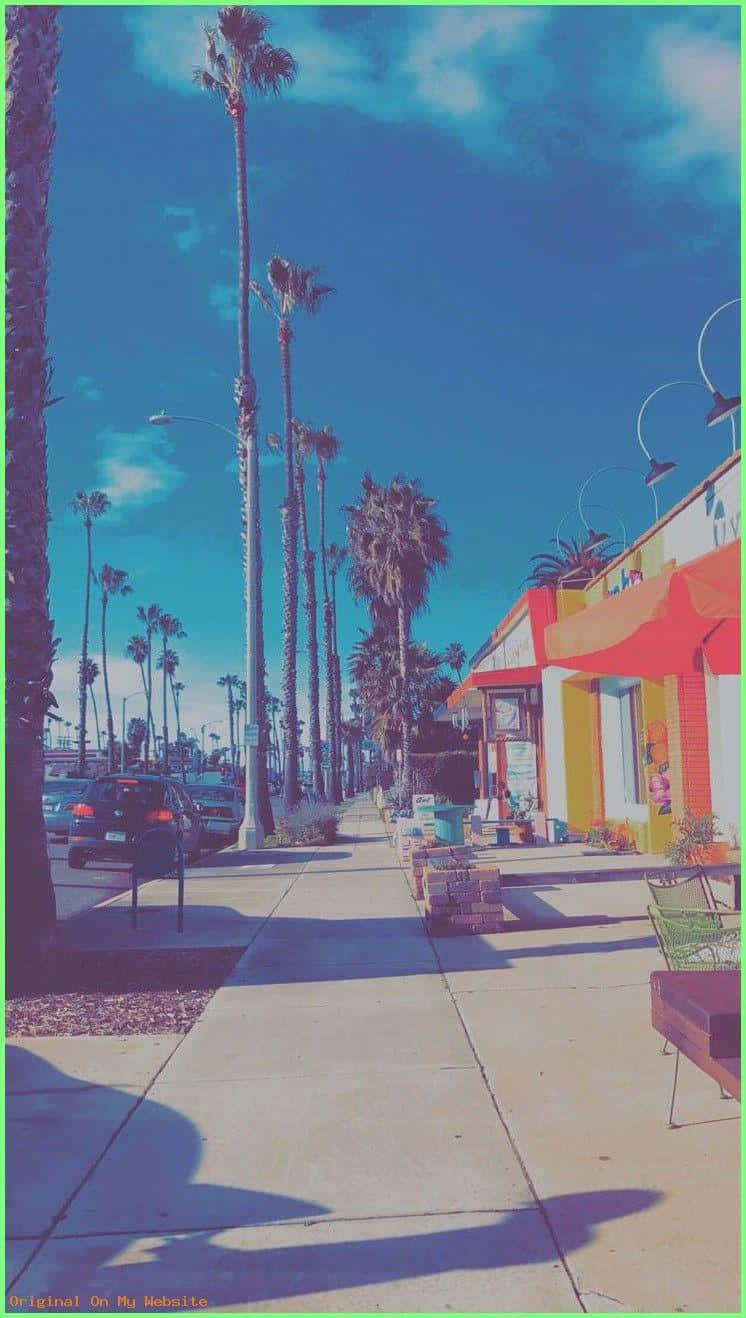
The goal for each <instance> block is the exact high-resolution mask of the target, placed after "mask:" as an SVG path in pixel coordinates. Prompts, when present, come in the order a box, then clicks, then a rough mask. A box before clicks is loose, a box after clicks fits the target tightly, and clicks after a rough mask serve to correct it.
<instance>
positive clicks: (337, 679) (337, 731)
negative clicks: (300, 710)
mask: <svg viewBox="0 0 746 1318" xmlns="http://www.w3.org/2000/svg"><path fill="white" fill-rule="evenodd" d="M331 582H332V643H333V646H334V735H335V737H336V739H337V792H336V797H335V799H336V800H338V801H341V800H342V673H341V670H340V666H339V648H338V646H337V574H336V572H334V573H332V577H331Z"/></svg>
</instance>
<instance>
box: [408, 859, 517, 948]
mask: <svg viewBox="0 0 746 1318" xmlns="http://www.w3.org/2000/svg"><path fill="white" fill-rule="evenodd" d="M455 859H463V860H464V862H465V863H464V867H463V868H459V869H452V870H447V869H432V868H430V867H427V868H426V869H425V873H424V876H423V892H424V898H425V922H426V926H427V929H428V932H430V933H433V934H438V935H442V934H485V933H499V932H500V931H501V929H502V925H503V920H502V916H503V908H502V897H501V892H500V871H499V870H498V869H493V868H491V867H490V868H489V869H487V868H481V869H480V868H479V867H478V866H476V865H473V864H472V865H469V864H468V863H467V862H468V860H469V857H468V856H466V857H463V858H461V857H456V858H455Z"/></svg>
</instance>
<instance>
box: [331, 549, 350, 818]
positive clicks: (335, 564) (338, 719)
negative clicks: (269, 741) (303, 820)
mask: <svg viewBox="0 0 746 1318" xmlns="http://www.w3.org/2000/svg"><path fill="white" fill-rule="evenodd" d="M346 558H347V550H346V549H345V548H344V546H343V545H335V544H334V543H332V544H330V546H329V548H328V549H327V551H326V562H327V567H328V568H329V581H330V583H331V597H332V644H333V647H334V735H335V736H336V738H337V768H338V772H339V773H340V775H341V772H342V671H341V668H340V665H339V644H338V641H337V573H338V572H339V570H340V568H341V567H342V564H343V563H344V562H345V560H346ZM339 791H340V795H341V791H342V784H341V782H340V784H339Z"/></svg>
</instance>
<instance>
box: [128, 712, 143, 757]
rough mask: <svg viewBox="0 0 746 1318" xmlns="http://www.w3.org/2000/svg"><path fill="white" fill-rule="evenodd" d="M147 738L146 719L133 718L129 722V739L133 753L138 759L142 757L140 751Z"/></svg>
mask: <svg viewBox="0 0 746 1318" xmlns="http://www.w3.org/2000/svg"><path fill="white" fill-rule="evenodd" d="M144 740H145V719H144V718H139V717H135V718H131V719H130V721H129V723H128V724H127V741H128V742H129V744H130V746H131V747H132V753H133V756H134V758H135V759H136V760H139V758H140V751H141V750H142V744H143V742H144Z"/></svg>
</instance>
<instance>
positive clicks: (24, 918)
mask: <svg viewBox="0 0 746 1318" xmlns="http://www.w3.org/2000/svg"><path fill="white" fill-rule="evenodd" d="M5 15H6V36H7V41H6V70H5V79H6V112H7V113H6V125H5V130H6V176H5V177H6V183H5V199H6V274H5V279H6V341H5V354H6V355H5V370H6V377H5V387H6V399H5V402H6V459H7V471H8V475H9V478H10V479H9V480H8V481H7V484H6V566H7V574H6V590H7V597H6V631H5V645H6V651H5V657H6V724H5V806H6V819H8V820H9V821H10V823H11V826H10V827H9V828H8V829H7V832H6V837H5V860H6V865H5V938H6V967H5V972H6V988H7V989H8V990H11V991H12V990H14V989H15V988H16V987H19V986H20V985H21V984H22V982H23V981H24V980H26V981H31V980H33V978H34V977H36V976H38V974H39V972H40V970H42V969H43V968H44V967H45V966H47V967H50V968H51V964H52V954H53V950H54V946H55V937H56V909H55V899H54V888H53V887H52V880H51V874H50V868H49V856H48V852H47V838H46V833H45V829H44V817H43V814H42V808H41V797H42V788H43V782H44V751H43V732H44V716H45V714H46V712H47V708H48V707H49V705H50V704H53V703H54V701H53V698H52V697H51V693H50V686H51V682H52V660H53V657H54V649H55V647H54V642H53V640H52V623H51V621H50V618H49V600H48V586H49V562H48V558H47V526H48V521H49V507H48V499H47V446H46V423H45V418H44V408H45V405H46V403H47V399H48V390H49V383H50V374H51V365H50V362H49V360H48V358H47V356H46V350H47V342H46V303H47V276H48V270H49V259H48V242H49V230H48V227H47V199H48V195H49V177H50V167H51V149H52V143H53V140H54V119H53V113H52V106H53V100H54V96H55V92H56V72H57V64H58V61H59V23H58V18H57V8H56V6H55V7H53V8H52V7H30V6H24V5H13V6H10V7H9V8H8V9H6V11H5Z"/></svg>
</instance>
